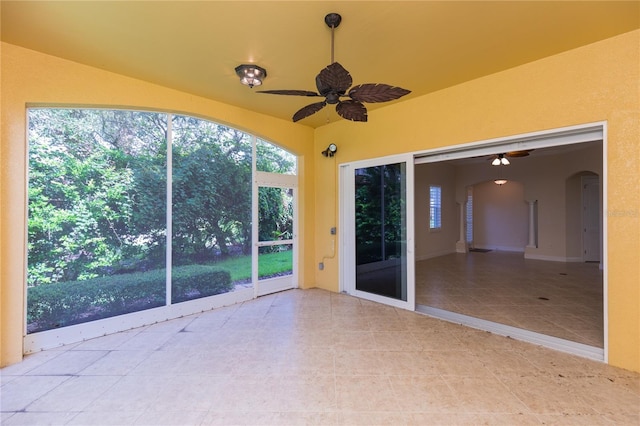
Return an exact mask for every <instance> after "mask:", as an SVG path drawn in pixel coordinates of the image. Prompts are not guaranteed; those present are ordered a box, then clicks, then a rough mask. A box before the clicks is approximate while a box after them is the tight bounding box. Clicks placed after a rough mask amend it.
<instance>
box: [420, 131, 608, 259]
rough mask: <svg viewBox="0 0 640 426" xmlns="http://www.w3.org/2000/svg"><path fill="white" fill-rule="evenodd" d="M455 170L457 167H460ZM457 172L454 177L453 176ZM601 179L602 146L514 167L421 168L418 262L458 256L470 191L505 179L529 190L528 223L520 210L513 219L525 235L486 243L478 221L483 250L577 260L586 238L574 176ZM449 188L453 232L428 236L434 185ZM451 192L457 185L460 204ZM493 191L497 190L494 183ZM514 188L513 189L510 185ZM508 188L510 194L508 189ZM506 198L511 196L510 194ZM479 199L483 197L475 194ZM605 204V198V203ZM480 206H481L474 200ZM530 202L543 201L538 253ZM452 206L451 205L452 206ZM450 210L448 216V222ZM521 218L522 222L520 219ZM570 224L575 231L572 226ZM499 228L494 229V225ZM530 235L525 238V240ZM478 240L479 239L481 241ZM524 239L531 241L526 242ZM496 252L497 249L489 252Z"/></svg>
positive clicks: (540, 156)
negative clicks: (462, 210) (579, 224)
mask: <svg viewBox="0 0 640 426" xmlns="http://www.w3.org/2000/svg"><path fill="white" fill-rule="evenodd" d="M454 164H455V166H454ZM452 167H453V174H452ZM585 172H590V173H595V174H597V175H599V176H602V142H597V141H596V142H589V143H581V144H577V145H575V146H570V149H568V150H566V152H565V151H562V150H561V151H560V152H554V153H553V154H549V155H547V153H546V152H545V149H540V150H536V151H534V152H532V154H531V155H530V156H529V157H524V158H514V159H511V165H510V166H491V165H490V163H489V162H488V161H481V162H477V161H476V162H470V163H468V164H467V163H465V162H464V160H463V161H462V163H460V162H437V163H426V164H417V165H416V198H415V200H416V260H420V259H426V258H429V257H435V256H439V255H441V254H446V253H450V252H454V251H455V243H456V241H457V240H458V237H459V222H458V220H459V206H458V204H457V203H464V201H465V197H466V188H467V187H468V186H474V191H475V187H476V186H477V185H479V184H481V183H483V182H493V180H494V179H496V178H505V179H507V180H509V181H511V182H519V183H520V184H521V185H522V189H523V195H522V196H523V198H522V199H523V201H524V202H523V208H524V210H525V212H526V219H525V220H524V222H522V210H521V209H520V206H518V207H514V208H515V209H516V210H514V211H513V212H511V213H509V214H508V215H507V217H509V216H510V215H512V214H513V215H514V220H513V221H511V222H510V223H511V225H510V226H515V225H513V224H514V223H515V222H516V221H520V222H522V228H523V229H522V230H521V231H518V232H517V236H516V237H514V239H513V240H512V241H502V242H501V243H500V244H498V243H497V242H496V241H493V240H488V239H487V238H486V237H482V233H483V232H484V235H487V229H485V230H482V229H480V228H481V227H482V226H483V224H482V223H481V222H476V221H474V222H475V223H474V240H475V245H476V246H477V247H481V246H482V245H487V246H491V245H493V248H495V247H500V246H503V247H505V249H509V250H515V249H516V247H517V246H519V249H518V251H523V250H524V251H525V256H526V257H528V258H533V259H542V260H556V261H566V260H576V258H574V255H575V253H576V250H578V248H579V247H581V240H579V238H580V236H579V235H577V234H576V232H575V229H576V228H575V226H576V223H575V220H574V219H575V218H576V210H575V206H576V205H577V204H576V203H578V201H579V199H580V198H579V197H580V195H579V194H577V193H576V191H579V189H580V188H579V185H578V187H576V186H575V185H574V183H575V182H574V181H573V180H572V178H571V177H572V176H574V175H580V174H584V173H585ZM429 181H431V182H433V183H437V182H444V183H443V225H445V223H444V222H445V217H446V218H450V220H447V225H449V224H450V223H451V222H455V223H453V225H452V227H451V228H449V227H447V231H446V232H443V233H442V234H441V235H438V236H436V235H434V233H429V232H428V201H429V198H428V185H429ZM445 183H446V185H447V188H448V187H449V185H453V187H454V191H455V194H456V196H455V198H454V199H453V200H451V199H448V198H447V199H445V192H446V194H449V190H447V191H445ZM491 185H494V186H497V185H495V184H493V183H491ZM507 185H508V184H507ZM507 185H505V187H503V189H504V188H506V187H507ZM505 192H506V191H505ZM474 198H477V194H475V193H474ZM600 199H601V200H602V194H601V198H600ZM474 201H475V200H474ZM528 201H537V204H536V206H537V241H538V247H534V248H526V249H525V246H526V245H527V239H528V238H527V237H528V215H529V212H528ZM445 202H446V203H449V202H450V203H451V204H450V205H448V206H447V205H446V204H445ZM445 209H446V211H447V215H446V216H445ZM515 218H518V219H515ZM568 224H569V225H568ZM491 226H493V223H492V224H491ZM523 233H524V234H523ZM476 234H477V236H476ZM522 235H525V240H524V241H522ZM488 248H492V247H488Z"/></svg>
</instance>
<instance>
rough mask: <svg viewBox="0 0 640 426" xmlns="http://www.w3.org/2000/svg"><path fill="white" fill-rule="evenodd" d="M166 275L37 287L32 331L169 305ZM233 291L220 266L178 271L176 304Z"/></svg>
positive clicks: (30, 310)
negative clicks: (167, 301)
mask: <svg viewBox="0 0 640 426" xmlns="http://www.w3.org/2000/svg"><path fill="white" fill-rule="evenodd" d="M165 274H166V271H165V270H164V269H157V270H152V271H147V272H136V273H132V274H121V275H113V276H108V277H100V278H93V279H89V280H84V281H70V282H60V283H55V284H43V285H40V286H38V287H31V288H29V289H28V297H27V330H28V332H29V333H33V332H36V331H43V330H49V329H52V328H58V327H64V326H68V325H72V324H79V323H83V322H88V321H93V320H96V319H100V318H107V317H112V316H116V315H121V314H126V313H129V312H136V311H141V310H144V309H149V308H155V307H158V306H163V305H164V304H165V287H166V284H165ZM233 287H234V286H233V284H232V283H231V275H230V274H229V272H228V271H223V270H219V269H217V268H215V267H211V266H205V265H189V266H180V267H176V268H173V269H172V303H178V302H183V301H186V300H191V299H197V298H200V297H206V296H212V295H214V294H220V293H226V292H229V291H231V290H232V289H233Z"/></svg>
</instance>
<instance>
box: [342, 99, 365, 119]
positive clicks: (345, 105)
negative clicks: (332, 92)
mask: <svg viewBox="0 0 640 426" xmlns="http://www.w3.org/2000/svg"><path fill="white" fill-rule="evenodd" d="M336 112H337V113H338V115H340V117H342V118H346V119H347V120H351V121H367V108H365V106H364V105H363V104H362V103H361V102H358V101H351V100H349V101H342V102H340V103H338V105H336Z"/></svg>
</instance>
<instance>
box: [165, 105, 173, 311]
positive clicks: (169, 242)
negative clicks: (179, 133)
mask: <svg viewBox="0 0 640 426" xmlns="http://www.w3.org/2000/svg"><path fill="white" fill-rule="evenodd" d="M165 117H166V118H167V166H166V170H165V173H166V178H167V184H166V185H165V191H167V193H166V195H165V197H166V206H165V212H166V223H165V238H164V245H165V247H164V252H165V255H164V262H165V275H164V278H165V290H164V291H165V293H164V297H165V301H164V304H165V305H167V306H168V305H171V300H172V298H173V285H172V283H171V281H172V279H173V278H172V277H173V114H171V113H167V114H165Z"/></svg>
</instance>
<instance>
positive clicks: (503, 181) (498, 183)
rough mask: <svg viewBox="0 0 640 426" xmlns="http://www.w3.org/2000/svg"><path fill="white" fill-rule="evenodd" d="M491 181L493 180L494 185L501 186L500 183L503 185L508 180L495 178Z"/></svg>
mask: <svg viewBox="0 0 640 426" xmlns="http://www.w3.org/2000/svg"><path fill="white" fill-rule="evenodd" d="M493 182H494V183H495V184H496V185H499V186H502V185H504V184H505V183H507V182H508V180H506V179H496V180H494V181H493Z"/></svg>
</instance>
